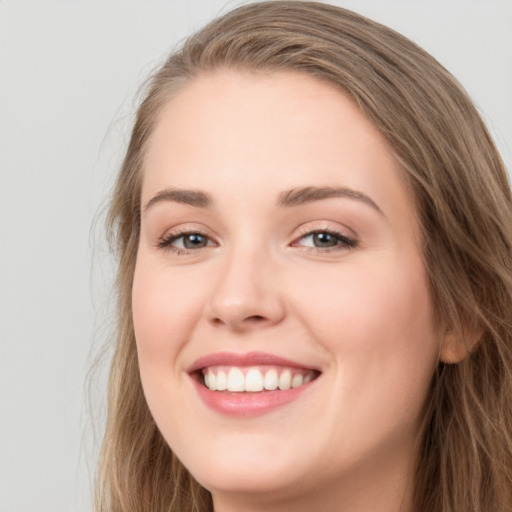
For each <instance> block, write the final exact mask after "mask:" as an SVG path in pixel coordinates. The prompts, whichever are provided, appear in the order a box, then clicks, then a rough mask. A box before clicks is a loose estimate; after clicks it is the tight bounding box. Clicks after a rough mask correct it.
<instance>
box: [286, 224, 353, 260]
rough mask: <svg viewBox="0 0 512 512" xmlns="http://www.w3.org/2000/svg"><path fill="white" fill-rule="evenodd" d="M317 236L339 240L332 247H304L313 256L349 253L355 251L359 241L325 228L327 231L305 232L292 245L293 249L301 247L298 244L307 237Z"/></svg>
mask: <svg viewBox="0 0 512 512" xmlns="http://www.w3.org/2000/svg"><path fill="white" fill-rule="evenodd" d="M315 235H329V236H332V237H334V238H335V239H336V240H337V243H336V245H333V246H330V247H304V248H305V249H306V250H307V251H308V252H309V253H313V254H326V253H330V252H340V251H349V250H351V249H355V248H356V247H357V246H358V241H357V240H356V239H355V238H350V237H348V236H346V235H344V234H343V233H341V232H340V231H337V230H334V229H330V228H325V229H314V230H305V231H304V233H303V234H302V235H301V236H300V237H299V238H297V239H296V241H295V242H293V243H292V244H291V245H292V246H293V247H299V245H298V242H299V241H301V240H304V239H305V238H307V237H314V236H315Z"/></svg>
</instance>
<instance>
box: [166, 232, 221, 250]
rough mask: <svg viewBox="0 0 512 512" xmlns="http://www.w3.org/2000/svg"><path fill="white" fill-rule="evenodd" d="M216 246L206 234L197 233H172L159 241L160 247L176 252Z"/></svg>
mask: <svg viewBox="0 0 512 512" xmlns="http://www.w3.org/2000/svg"><path fill="white" fill-rule="evenodd" d="M212 245H215V244H214V243H213V241H212V240H211V239H210V238H209V237H208V236H207V235H205V234H204V233H200V232H197V231H190V232H181V233H170V234H169V235H167V236H165V237H163V238H162V239H160V240H159V241H158V247H160V248H163V249H170V250H174V251H177V252H179V251H193V250H196V249H203V248H204V247H208V246H212Z"/></svg>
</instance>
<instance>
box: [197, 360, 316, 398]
mask: <svg viewBox="0 0 512 512" xmlns="http://www.w3.org/2000/svg"><path fill="white" fill-rule="evenodd" d="M201 373H202V376H203V383H204V385H205V386H206V387H207V388H208V389H209V390H210V391H229V392H233V393H243V392H249V393H258V392H262V391H275V390H280V391H287V390H289V389H292V388H298V387H301V386H303V385H305V384H307V383H308V382H311V381H312V380H313V379H314V378H315V377H316V376H317V375H318V372H315V371H314V370H306V369H300V368H293V367H282V366H251V367H243V366H242V367H240V366H210V367H209V368H203V370H202V372H201Z"/></svg>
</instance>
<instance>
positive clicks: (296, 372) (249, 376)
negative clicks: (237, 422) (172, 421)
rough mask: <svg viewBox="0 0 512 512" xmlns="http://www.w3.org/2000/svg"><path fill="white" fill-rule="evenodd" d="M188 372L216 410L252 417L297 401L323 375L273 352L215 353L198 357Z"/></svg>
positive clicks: (200, 394) (203, 399)
mask: <svg viewBox="0 0 512 512" xmlns="http://www.w3.org/2000/svg"><path fill="white" fill-rule="evenodd" d="M187 373H188V374H189V376H190V377H191V382H192V384H193V385H194V387H195V389H196V392H197V393H198V395H199V397H200V398H201V400H202V401H203V403H204V404H206V405H207V406H208V407H209V408H210V409H212V410H214V411H215V412H216V413H220V414H222V415H228V416H239V417H240V416H241V417H251V416H258V415H261V414H265V413H268V412H270V411H273V410H276V409H279V408H281V407H282V406H286V405H287V404H290V403H292V402H295V401H296V400H298V399H299V397H301V396H303V395H305V394H309V392H308V391H309V389H310V387H311V386H313V385H314V383H315V382H316V380H317V379H318V377H320V375H321V371H320V370H319V369H316V368H313V367H308V366H306V365H304V364H302V363H300V362H297V361H291V360H289V359H285V358H282V357H279V356H276V355H273V354H265V353H260V352H249V353H245V354H235V353H227V352H222V353H215V354H210V355H208V356H205V357H202V358H200V359H198V360H197V361H196V362H195V363H194V364H193V365H192V366H191V367H189V368H188V370H187Z"/></svg>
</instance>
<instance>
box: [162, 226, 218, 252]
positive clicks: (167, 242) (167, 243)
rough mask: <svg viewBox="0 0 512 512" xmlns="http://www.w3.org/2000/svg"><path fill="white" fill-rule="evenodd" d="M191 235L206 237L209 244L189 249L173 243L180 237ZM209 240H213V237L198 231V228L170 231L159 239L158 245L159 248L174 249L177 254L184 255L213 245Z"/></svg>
mask: <svg viewBox="0 0 512 512" xmlns="http://www.w3.org/2000/svg"><path fill="white" fill-rule="evenodd" d="M191 235H197V236H201V237H203V238H205V239H206V241H207V245H206V246H204V247H199V248H196V249H188V248H186V247H175V246H173V245H172V244H173V243H174V242H176V241H177V240H179V239H180V238H183V239H184V238H185V237H186V236H191ZM209 241H211V238H210V237H209V236H208V235H207V234H206V233H203V232H201V231H198V230H188V231H180V232H177V233H169V234H167V235H165V236H163V237H162V238H160V239H159V240H158V242H157V247H158V248H159V249H164V250H167V251H172V252H174V253H175V254H176V255H177V256H183V255H187V254H191V253H193V252H196V251H198V250H199V249H205V248H206V247H211V246H209V245H208V242H209Z"/></svg>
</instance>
